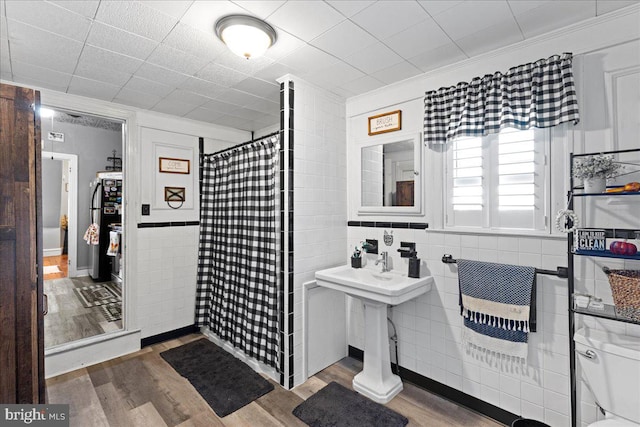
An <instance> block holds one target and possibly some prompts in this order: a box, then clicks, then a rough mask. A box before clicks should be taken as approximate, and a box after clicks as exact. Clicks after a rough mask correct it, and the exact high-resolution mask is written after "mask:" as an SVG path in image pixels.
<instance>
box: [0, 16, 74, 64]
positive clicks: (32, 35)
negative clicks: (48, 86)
mask: <svg viewBox="0 0 640 427" xmlns="http://www.w3.org/2000/svg"><path fill="white" fill-rule="evenodd" d="M7 29H8V33H9V44H10V49H11V56H12V58H11V59H12V60H16V61H21V62H26V63H28V64H35V65H39V66H42V67H45V68H51V69H53V70H56V71H61V72H63V73H72V72H73V70H74V69H75V67H76V64H77V62H78V58H79V56H80V52H81V51H82V43H80V42H77V41H75V40H71V39H68V38H66V37H62V36H58V35H55V34H53V33H49V32H47V31H42V30H40V29H38V28H36V27H32V26H30V25H26V24H23V23H21V22H18V21H13V20H10V19H9V20H7Z"/></svg>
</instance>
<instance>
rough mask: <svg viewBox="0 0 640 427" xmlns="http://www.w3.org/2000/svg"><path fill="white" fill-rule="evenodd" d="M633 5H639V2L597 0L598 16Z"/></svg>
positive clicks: (634, 0) (632, 0)
mask: <svg viewBox="0 0 640 427" xmlns="http://www.w3.org/2000/svg"><path fill="white" fill-rule="evenodd" d="M633 4H638V0H626V1H622V0H596V14H597V15H598V16H600V15H604V14H605V13H609V12H612V11H614V10H618V9H621V8H623V7H627V6H631V5H633Z"/></svg>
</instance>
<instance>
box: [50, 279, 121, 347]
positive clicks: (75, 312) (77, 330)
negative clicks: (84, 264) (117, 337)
mask: <svg viewBox="0 0 640 427" xmlns="http://www.w3.org/2000/svg"><path fill="white" fill-rule="evenodd" d="M92 284H94V282H93V280H91V278H90V277H73V278H62V279H53V280H45V281H44V293H45V294H46V295H47V299H48V304H49V312H48V313H47V314H46V315H45V316H44V346H45V348H50V347H54V346H57V345H60V344H65V343H69V342H72V341H76V340H79V339H82V338H88V337H93V336H96V335H100V334H104V333H106V332H113V331H118V330H120V329H122V320H116V321H114V322H109V321H108V320H107V319H106V318H105V317H104V315H103V314H102V312H101V311H100V310H99V309H98V308H97V307H92V308H86V307H84V306H83V305H82V303H81V302H80V300H79V299H78V297H77V296H76V295H75V293H74V292H73V288H76V287H83V286H89V285H92Z"/></svg>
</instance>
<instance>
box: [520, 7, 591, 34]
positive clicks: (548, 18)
mask: <svg viewBox="0 0 640 427" xmlns="http://www.w3.org/2000/svg"><path fill="white" fill-rule="evenodd" d="M595 16H596V5H595V1H594V0H591V1H581V2H575V1H553V2H551V4H545V5H544V7H537V8H535V9H531V10H528V11H527V12H526V13H522V14H516V19H517V21H518V25H519V26H520V28H521V29H522V32H523V33H524V35H525V37H527V38H529V37H533V36H537V35H539V34H544V33H546V32H549V31H552V30H555V29H558V28H561V27H564V26H566V25H570V24H573V23H575V22H578V21H582V20H584V19H588V18H593V17H595Z"/></svg>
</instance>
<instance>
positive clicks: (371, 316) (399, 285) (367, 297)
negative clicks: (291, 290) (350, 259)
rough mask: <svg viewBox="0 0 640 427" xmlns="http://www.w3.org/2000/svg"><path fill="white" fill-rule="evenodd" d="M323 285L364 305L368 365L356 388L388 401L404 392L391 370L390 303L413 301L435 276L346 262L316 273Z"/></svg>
mask: <svg viewBox="0 0 640 427" xmlns="http://www.w3.org/2000/svg"><path fill="white" fill-rule="evenodd" d="M316 282H317V284H318V285H320V286H325V287H327V288H331V289H335V290H338V291H342V292H344V293H346V294H347V295H350V296H352V297H355V298H358V299H360V300H361V301H362V302H363V304H364V316H365V319H364V324H365V335H364V366H363V369H362V372H360V373H359V374H358V375H356V376H355V378H354V379H353V389H354V390H356V391H357V392H359V393H361V394H363V395H365V396H367V397H368V398H370V399H371V400H373V401H375V402H378V403H387V402H388V401H390V400H391V399H393V398H394V397H395V395H396V394H398V393H400V391H402V381H401V379H400V377H399V376H397V375H394V374H393V373H391V360H390V358H389V331H388V325H387V305H397V304H402V303H403V302H406V301H409V300H410V299H413V298H415V297H417V296H419V295H422V294H424V293H426V292H428V291H429V290H430V289H431V285H432V283H433V278H432V277H431V276H427V277H421V278H419V279H413V278H410V277H407V276H406V275H403V274H399V273H398V272H395V271H389V272H385V273H380V272H378V271H376V270H373V269H369V268H351V266H348V265H344V266H340V267H335V268H329V269H327V270H321V271H318V272H316Z"/></svg>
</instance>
